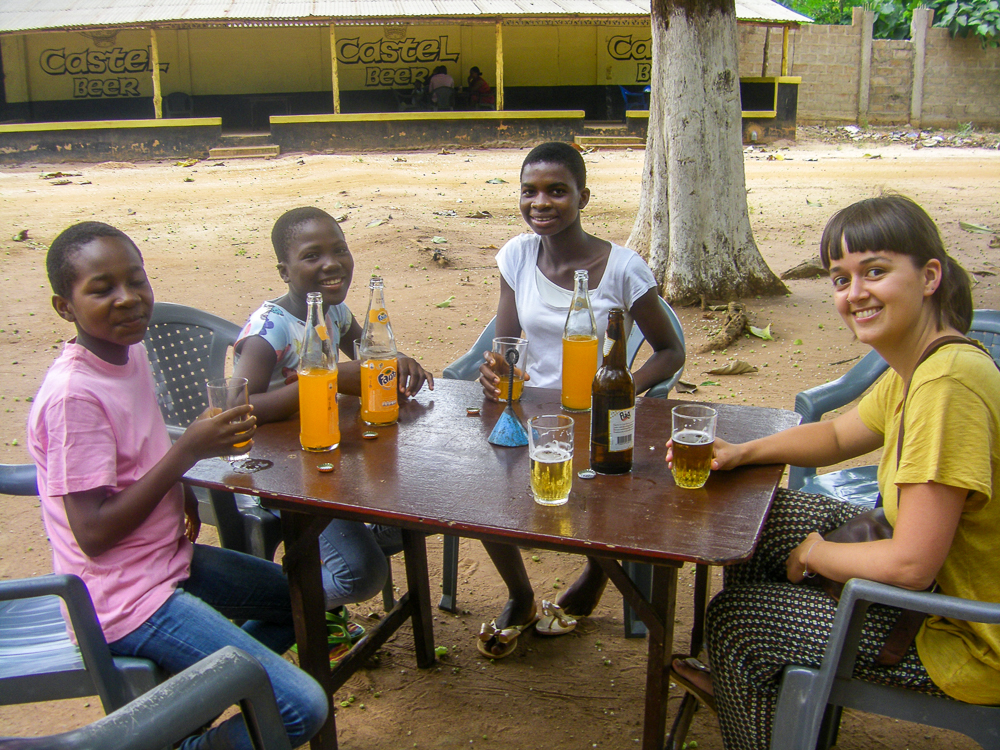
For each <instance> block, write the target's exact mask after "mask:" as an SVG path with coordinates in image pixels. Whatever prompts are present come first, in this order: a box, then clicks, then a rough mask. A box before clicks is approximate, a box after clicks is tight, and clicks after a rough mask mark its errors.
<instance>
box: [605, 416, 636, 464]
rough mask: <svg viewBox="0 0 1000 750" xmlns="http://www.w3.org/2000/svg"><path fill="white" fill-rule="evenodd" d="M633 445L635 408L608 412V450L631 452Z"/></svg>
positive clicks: (612, 451)
mask: <svg viewBox="0 0 1000 750" xmlns="http://www.w3.org/2000/svg"><path fill="white" fill-rule="evenodd" d="M634 444H635V407H634V406H633V407H631V408H629V409H609V410H608V450H609V451H610V452H611V453H615V452H617V451H627V450H631V449H632V446H633V445H634Z"/></svg>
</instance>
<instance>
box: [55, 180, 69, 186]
mask: <svg viewBox="0 0 1000 750" xmlns="http://www.w3.org/2000/svg"><path fill="white" fill-rule="evenodd" d="M49 184H50V185H72V184H73V180H53V181H52V182H51V183H49Z"/></svg>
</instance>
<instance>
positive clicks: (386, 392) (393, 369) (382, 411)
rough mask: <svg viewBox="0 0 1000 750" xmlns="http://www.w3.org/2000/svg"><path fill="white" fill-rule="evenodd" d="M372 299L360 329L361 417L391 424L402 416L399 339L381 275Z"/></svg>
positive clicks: (374, 278)
mask: <svg viewBox="0 0 1000 750" xmlns="http://www.w3.org/2000/svg"><path fill="white" fill-rule="evenodd" d="M368 286H369V288H370V289H371V300H370V301H369V302H368V314H367V315H366V316H365V327H364V330H363V331H362V332H361V342H360V346H359V351H358V356H359V358H360V359H361V419H362V420H364V422H365V424H370V425H389V424H394V423H395V422H396V420H397V419H399V400H398V398H397V389H398V382H397V381H398V369H397V368H398V365H397V362H396V339H395V338H394V337H393V335H392V326H391V325H390V324H389V313H388V311H387V310H386V309H385V292H384V290H383V284H382V279H381V277H379V276H372V279H371V281H370V282H369V284H368Z"/></svg>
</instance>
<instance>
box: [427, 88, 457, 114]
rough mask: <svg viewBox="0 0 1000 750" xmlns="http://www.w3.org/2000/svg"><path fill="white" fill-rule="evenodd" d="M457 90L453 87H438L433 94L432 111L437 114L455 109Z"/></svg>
mask: <svg viewBox="0 0 1000 750" xmlns="http://www.w3.org/2000/svg"><path fill="white" fill-rule="evenodd" d="M454 100H455V89H454V88H453V87H451V86H438V87H437V88H436V89H434V91H432V92H431V109H432V110H434V111H435V112H438V111H440V110H445V109H455V101H454Z"/></svg>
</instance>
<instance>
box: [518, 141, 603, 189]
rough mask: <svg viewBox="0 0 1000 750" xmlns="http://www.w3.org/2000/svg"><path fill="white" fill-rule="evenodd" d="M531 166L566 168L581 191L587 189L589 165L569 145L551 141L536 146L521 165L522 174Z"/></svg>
mask: <svg viewBox="0 0 1000 750" xmlns="http://www.w3.org/2000/svg"><path fill="white" fill-rule="evenodd" d="M529 164H558V165H560V166H563V167H566V169H568V170H569V171H570V174H572V175H573V178H574V179H575V180H576V186H577V188H579V189H580V190H583V189H584V188H585V187H587V165H586V164H584V163H583V157H582V156H580V152H579V151H577V150H576V149H575V148H573V147H572V146H570V145H569V144H568V143H561V142H559V141H550V142H549V143H543V144H542V145H540V146H535V147H534V148H533V149H531V151H529V152H528V155H527V156H525V157H524V162H523V163H522V164H521V174H524V168H525V167H526V166H528V165H529Z"/></svg>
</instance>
